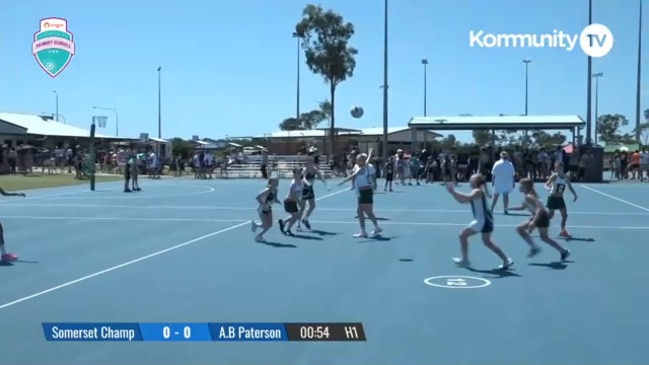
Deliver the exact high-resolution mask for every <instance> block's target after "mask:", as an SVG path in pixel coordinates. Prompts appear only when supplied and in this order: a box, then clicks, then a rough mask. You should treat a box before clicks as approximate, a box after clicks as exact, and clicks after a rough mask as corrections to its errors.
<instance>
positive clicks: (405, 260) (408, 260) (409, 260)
mask: <svg viewBox="0 0 649 365" xmlns="http://www.w3.org/2000/svg"><path fill="white" fill-rule="evenodd" d="M413 261H415V260H413V259H399V262H413Z"/></svg>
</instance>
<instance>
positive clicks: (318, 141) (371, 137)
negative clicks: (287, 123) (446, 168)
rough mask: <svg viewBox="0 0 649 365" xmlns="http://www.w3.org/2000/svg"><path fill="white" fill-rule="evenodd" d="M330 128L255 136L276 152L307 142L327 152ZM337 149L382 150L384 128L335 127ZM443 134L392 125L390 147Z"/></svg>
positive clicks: (292, 150)
mask: <svg viewBox="0 0 649 365" xmlns="http://www.w3.org/2000/svg"><path fill="white" fill-rule="evenodd" d="M329 135H330V132H329V128H323V129H313V130H297V131H278V132H273V133H268V134H264V135H262V136H257V137H255V138H258V139H263V140H265V142H266V143H265V144H266V145H267V147H268V148H269V149H271V151H273V152H274V153H277V154H295V153H297V152H298V151H299V149H300V147H302V146H304V145H310V146H317V147H318V148H319V149H320V150H321V151H325V150H326V148H328V146H329ZM336 136H337V137H336V144H337V146H336V149H337V150H338V151H341V150H345V149H347V148H348V147H349V146H350V145H355V146H358V147H359V148H360V149H361V150H362V151H367V150H368V149H369V148H370V147H371V148H374V149H375V150H376V151H379V148H380V145H381V141H382V138H383V128H362V129H349V128H336ZM438 137H441V135H440V134H438V133H435V132H433V131H429V130H423V129H420V130H415V129H414V128H410V127H389V128H388V144H389V145H390V146H391V148H394V149H397V148H404V149H410V148H413V144H415V145H416V146H419V144H421V143H425V142H430V141H433V140H434V139H435V138H438Z"/></svg>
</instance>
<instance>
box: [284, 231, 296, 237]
mask: <svg viewBox="0 0 649 365" xmlns="http://www.w3.org/2000/svg"><path fill="white" fill-rule="evenodd" d="M284 234H285V235H287V236H290V237H295V235H294V234H293V232H291V230H290V229H289V230H287V231H286V232H284Z"/></svg>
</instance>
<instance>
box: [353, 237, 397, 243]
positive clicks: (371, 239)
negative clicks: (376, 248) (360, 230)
mask: <svg viewBox="0 0 649 365" xmlns="http://www.w3.org/2000/svg"><path fill="white" fill-rule="evenodd" d="M394 238H398V237H384V236H380V235H379V236H374V237H367V238H365V239H364V240H362V241H358V243H375V242H389V241H392V239H394Z"/></svg>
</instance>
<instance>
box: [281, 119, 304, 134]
mask: <svg viewBox="0 0 649 365" xmlns="http://www.w3.org/2000/svg"><path fill="white" fill-rule="evenodd" d="M279 129H280V130H282V131H301V130H304V129H306V128H304V126H303V125H302V121H301V120H300V119H297V118H286V119H284V120H283V121H282V122H281V123H279Z"/></svg>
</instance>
